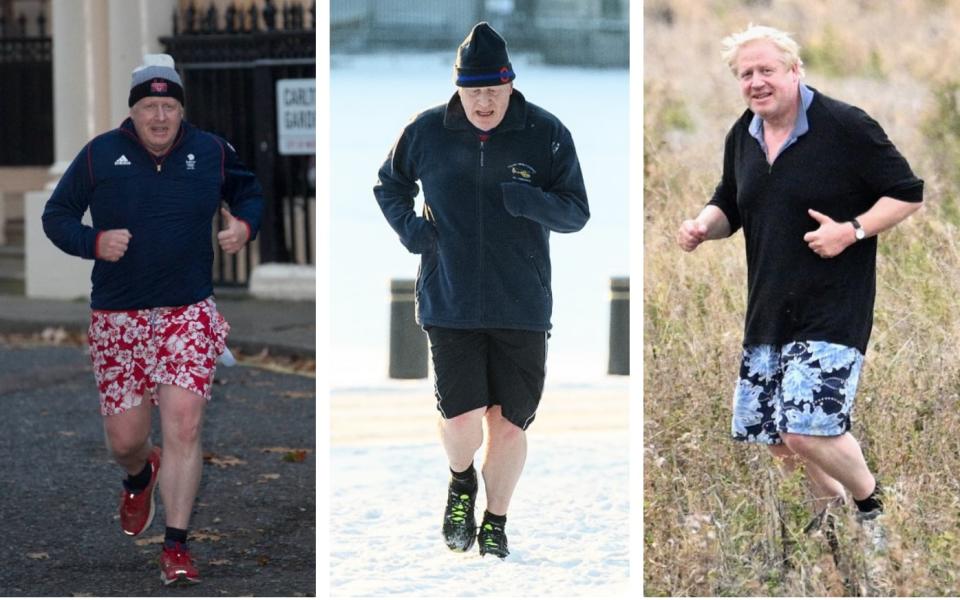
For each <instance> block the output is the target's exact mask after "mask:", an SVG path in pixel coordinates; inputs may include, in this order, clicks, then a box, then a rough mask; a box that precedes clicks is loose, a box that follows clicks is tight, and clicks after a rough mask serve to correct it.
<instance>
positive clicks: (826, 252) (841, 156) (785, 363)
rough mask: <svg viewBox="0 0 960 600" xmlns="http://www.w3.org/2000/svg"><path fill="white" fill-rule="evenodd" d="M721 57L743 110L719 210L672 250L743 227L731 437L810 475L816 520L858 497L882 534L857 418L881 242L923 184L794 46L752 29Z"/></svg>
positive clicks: (865, 516) (682, 233)
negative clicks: (740, 327) (808, 71)
mask: <svg viewBox="0 0 960 600" xmlns="http://www.w3.org/2000/svg"><path fill="white" fill-rule="evenodd" d="M723 57H724V60H725V61H726V62H727V64H728V66H729V67H730V69H731V71H732V72H733V74H734V76H735V77H736V78H737V80H738V81H739V82H740V92H741V94H742V96H743V99H744V101H745V102H746V103H747V106H748V109H747V110H746V111H745V112H744V113H743V115H742V116H741V117H740V119H738V120H737V122H736V123H735V124H734V126H733V128H731V129H730V132H729V133H728V134H727V139H726V145H725V148H724V159H723V175H722V178H721V180H720V184H719V185H718V186H717V188H716V191H715V192H714V195H713V198H712V199H711V200H710V202H709V204H708V205H707V206H706V207H705V208H704V209H703V210H702V211H701V212H700V214H699V215H698V216H697V218H695V219H691V220H687V221H684V222H683V223H682V224H681V226H680V228H679V231H678V232H677V242H678V244H679V245H680V247H681V248H683V249H684V250H686V251H688V252H690V251H692V250H694V249H696V248H697V247H698V246H699V245H700V244H701V243H702V242H704V241H706V240H714V239H719V238H725V237H728V236H730V235H731V234H732V233H734V232H735V231H737V230H738V229H740V228H743V234H744V238H745V240H746V252H747V267H748V268H747V286H748V301H747V314H746V327H745V333H744V338H743V361H742V363H741V366H740V377H739V380H738V383H737V386H736V392H735V394H734V402H733V421H732V425H733V426H732V429H733V437H734V439H737V440H741V441H748V442H757V443H761V444H767V445H768V447H769V448H770V451H771V452H772V453H773V455H774V456H777V457H780V458H782V459H784V462H785V466H786V467H787V468H788V469H792V468H794V467H795V466H797V465H798V464H799V463H800V462H802V463H803V464H804V466H805V467H806V474H807V477H808V480H809V483H810V486H811V488H812V491H813V493H814V495H815V496H816V498H817V499H818V511H822V510H823V509H825V508H826V507H827V506H829V504H830V503H831V501H839V502H843V499H844V498H845V496H846V493H845V492H846V491H849V493H850V495H851V496H852V498H853V502H854V504H856V506H857V508H858V513H857V516H858V518H859V519H860V520H861V522H863V523H865V524H867V525H870V527H869V528H870V529H873V530H875V531H876V530H878V528H877V527H875V525H877V523H878V521H874V520H875V519H876V517H878V516H880V515H881V514H882V512H883V500H882V495H881V491H880V486H879V485H878V484H877V481H876V479H875V478H874V475H873V474H872V473H871V472H870V469H869V468H868V467H867V463H866V462H865V461H864V458H863V453H862V452H861V450H860V445H859V444H858V442H857V440H856V439H855V438H854V437H853V436H852V435H851V434H850V431H849V430H850V422H851V413H852V410H853V400H854V394H855V393H856V389H857V383H858V382H859V379H860V369H861V366H862V364H863V357H864V353H865V352H866V351H867V341H868V340H869V337H870V330H871V326H872V324H873V303H874V295H875V289H876V255H877V238H876V236H877V235H878V234H879V233H881V232H883V231H886V230H888V229H890V228H891V227H893V226H894V225H896V224H897V223H899V222H900V221H902V220H903V219H905V218H906V217H907V216H909V215H910V214H911V213H913V212H914V211H915V210H917V209H918V208H919V207H920V203H921V201H922V199H923V181H921V180H920V179H918V178H917V177H916V176H914V174H913V172H912V171H911V170H910V166H909V165H908V164H907V161H906V160H905V159H904V158H903V156H901V155H900V153H899V152H898V151H897V149H896V148H895V147H894V146H893V144H892V143H891V142H890V140H889V139H888V138H887V136H886V134H885V133H884V131H883V129H881V128H880V126H879V125H878V124H877V123H876V121H874V120H873V119H871V118H870V117H869V116H868V115H867V114H866V113H865V112H863V111H862V110H860V109H859V108H856V107H853V106H850V105H848V104H844V103H843V102H840V101H837V100H834V99H833V98H830V97H828V96H826V95H825V94H823V93H821V92H819V91H818V90H815V89H814V88H811V87H808V86H806V85H804V84H803V83H802V82H801V81H800V80H801V78H802V77H803V75H804V72H803V66H802V61H801V60H800V57H799V47H798V46H797V44H796V42H795V41H794V40H792V39H791V38H790V37H789V36H788V35H787V34H786V33H784V32H782V31H779V30H776V29H773V28H770V27H762V26H751V27H749V28H748V29H747V30H745V31H743V32H740V33H737V34H734V35H732V36H730V37H728V38H726V39H725V40H724V41H723ZM821 514H822V513H821Z"/></svg>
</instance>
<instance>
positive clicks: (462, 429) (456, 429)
mask: <svg viewBox="0 0 960 600" xmlns="http://www.w3.org/2000/svg"><path fill="white" fill-rule="evenodd" d="M482 420H483V409H480V410H471V411H469V412H465V413H463V414H462V415H457V416H455V417H450V418H449V419H443V420H442V421H441V426H442V427H443V431H444V432H445V433H447V434H450V435H467V434H471V433H476V432H477V431H482V425H481V423H482Z"/></svg>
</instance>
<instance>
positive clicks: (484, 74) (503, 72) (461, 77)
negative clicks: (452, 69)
mask: <svg viewBox="0 0 960 600" xmlns="http://www.w3.org/2000/svg"><path fill="white" fill-rule="evenodd" d="M477 71H479V69H457V82H456V86H457V87H488V86H494V85H503V84H505V83H510V82H511V81H513V80H514V79H516V77H517V75H516V73H514V72H513V68H512V67H511V66H510V65H507V66H505V67H500V69H498V70H496V71H494V70H483V71H481V72H477Z"/></svg>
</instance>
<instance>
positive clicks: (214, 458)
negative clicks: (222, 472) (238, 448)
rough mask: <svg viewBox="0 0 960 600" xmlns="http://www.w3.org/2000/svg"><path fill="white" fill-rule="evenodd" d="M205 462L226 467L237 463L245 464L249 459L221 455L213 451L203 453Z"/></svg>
mask: <svg viewBox="0 0 960 600" xmlns="http://www.w3.org/2000/svg"><path fill="white" fill-rule="evenodd" d="M203 462H205V463H209V464H211V465H214V466H216V467H220V468H226V467H235V466H237V465H245V464H247V461H245V460H240V459H239V458H237V457H236V456H230V455H224V456H219V455H217V454H214V453H212V452H205V453H204V454H203Z"/></svg>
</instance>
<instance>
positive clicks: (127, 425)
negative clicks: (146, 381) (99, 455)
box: [103, 396, 153, 475]
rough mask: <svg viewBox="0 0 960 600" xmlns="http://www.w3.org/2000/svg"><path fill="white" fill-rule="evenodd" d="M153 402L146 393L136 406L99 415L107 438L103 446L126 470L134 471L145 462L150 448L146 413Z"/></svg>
mask: <svg viewBox="0 0 960 600" xmlns="http://www.w3.org/2000/svg"><path fill="white" fill-rule="evenodd" d="M152 411H153V405H152V404H151V402H150V398H149V396H148V397H146V398H144V399H143V401H142V402H141V403H140V405H139V406H134V407H133V408H129V409H127V410H126V411H125V412H123V413H122V414H119V415H108V416H106V417H104V418H103V431H104V434H105V435H106V438H107V448H108V449H109V450H110V453H111V454H112V455H113V460H114V461H116V463H117V464H118V465H120V466H121V467H123V468H124V469H125V470H126V471H127V473H128V474H130V475H136V474H137V473H139V472H140V471H142V470H143V467H144V466H146V464H147V457H148V456H149V455H150V451H151V450H153V444H151V443H150V417H151V413H152Z"/></svg>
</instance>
